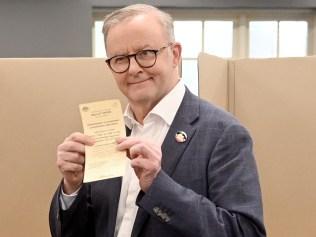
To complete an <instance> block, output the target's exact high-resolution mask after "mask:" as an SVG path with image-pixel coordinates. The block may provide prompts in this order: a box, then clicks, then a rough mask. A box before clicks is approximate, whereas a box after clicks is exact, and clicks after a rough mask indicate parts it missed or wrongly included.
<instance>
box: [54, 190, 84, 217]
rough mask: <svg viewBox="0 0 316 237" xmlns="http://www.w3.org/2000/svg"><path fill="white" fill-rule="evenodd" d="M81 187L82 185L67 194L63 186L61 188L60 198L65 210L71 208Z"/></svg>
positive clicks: (62, 207)
mask: <svg viewBox="0 0 316 237" xmlns="http://www.w3.org/2000/svg"><path fill="white" fill-rule="evenodd" d="M80 189H81V186H80V187H79V188H78V189H77V190H76V191H74V192H73V193H71V194H66V193H64V190H63V188H61V195H60V196H59V200H60V203H61V209H62V210H63V211H65V210H67V209H69V207H70V206H71V204H72V203H73V202H74V201H75V199H76V197H77V195H78V193H79V190H80Z"/></svg>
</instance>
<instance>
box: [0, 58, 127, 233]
mask: <svg viewBox="0 0 316 237" xmlns="http://www.w3.org/2000/svg"><path fill="white" fill-rule="evenodd" d="M104 99H120V100H121V101H122V106H123V107H124V105H125V103H126V102H125V100H124V98H123V96H122V95H121V94H120V92H119V91H118V90H117V89H116V84H115V81H114V80H113V79H112V75H111V73H110V71H109V70H108V69H107V66H106V65H105V63H104V60H102V59H92V58H88V59H87V58H76V59H0V131H1V135H0V144H1V145H0V146H1V149H0V161H1V162H0V186H1V190H2V192H1V195H0V210H1V212H0V236H33V237H45V236H50V232H49V227H48V210H49V205H50V200H51V197H52V194H53V193H54V190H55V189H56V187H57V186H56V185H57V184H58V183H59V181H60V179H61V176H60V174H59V172H58V170H57V167H56V147H57V145H58V144H60V143H61V142H62V141H63V140H64V138H65V137H66V136H68V135H69V134H70V133H72V132H74V131H82V125H81V119H80V113H79V107H78V105H79V104H81V103H88V102H93V101H98V100H104Z"/></svg>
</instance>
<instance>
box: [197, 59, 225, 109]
mask: <svg viewBox="0 0 316 237" xmlns="http://www.w3.org/2000/svg"><path fill="white" fill-rule="evenodd" d="M198 65H199V67H198V69H199V95H200V97H202V98H204V99H206V100H208V101H211V102H212V103H213V104H216V105H218V106H220V107H222V108H224V109H228V91H227V90H228V61H227V60H225V59H222V58H218V57H215V56H211V55H208V54H205V53H200V55H199V58H198Z"/></svg>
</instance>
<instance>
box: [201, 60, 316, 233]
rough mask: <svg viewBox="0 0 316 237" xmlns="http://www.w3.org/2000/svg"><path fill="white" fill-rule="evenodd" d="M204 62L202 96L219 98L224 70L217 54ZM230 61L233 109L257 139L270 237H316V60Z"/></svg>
mask: <svg viewBox="0 0 316 237" xmlns="http://www.w3.org/2000/svg"><path fill="white" fill-rule="evenodd" d="M201 60H202V62H203V63H200V64H199V67H200V68H199V71H202V72H204V74H203V75H202V77H200V83H202V87H203V91H201V92H203V93H201V94H200V95H201V96H202V97H203V98H205V99H207V100H209V101H211V102H214V101H216V100H214V99H213V97H212V96H210V95H213V94H214V92H213V89H214V87H216V86H217V85H218V81H221V80H222V79H219V78H220V77H218V75H224V74H225V73H224V72H223V70H224V69H223V67H219V66H218V62H220V60H219V59H218V58H216V57H214V56H211V55H206V54H203V57H202V58H201ZM201 60H199V62H201ZM222 60H224V59H222ZM227 63H228V69H227V73H228V91H227V95H228V110H229V111H230V112H232V113H233V114H235V116H236V117H237V118H238V119H239V120H241V122H242V123H243V124H244V125H245V126H246V127H247V128H248V129H249V130H250V132H251V134H252V137H253V139H254V151H255V155H256V159H257V164H258V168H259V175H260V181H261V186H262V191H263V201H264V214H265V224H266V227H267V232H268V236H269V237H280V236H286V237H298V236H299V237H311V236H316V224H315V221H316V92H315V91H316V58H315V57H307V58H282V59H259V60H255V59H244V60H228V61H227ZM223 64H224V63H223V62H221V65H223ZM213 75H214V77H213V78H217V79H218V80H215V82H214V81H213V80H210V78H212V76H213ZM221 88H223V87H221ZM220 91H221V92H223V91H224V90H220Z"/></svg>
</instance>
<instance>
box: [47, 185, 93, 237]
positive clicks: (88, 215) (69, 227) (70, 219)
mask: <svg viewBox="0 0 316 237" xmlns="http://www.w3.org/2000/svg"><path fill="white" fill-rule="evenodd" d="M60 195H61V185H60V186H59V187H58V189H57V191H56V193H55V194H54V196H53V199H52V202H51V206H50V211H49V225H50V231H51V235H52V237H85V236H91V237H93V236H95V233H94V230H93V224H92V222H93V216H92V205H91V198H90V186H89V185H86V184H84V185H83V186H82V188H81V189H80V191H79V193H78V196H77V197H76V200H75V201H74V202H73V204H72V205H71V206H70V208H69V209H67V210H65V211H63V210H62V209H61V204H60V200H59V197H60Z"/></svg>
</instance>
